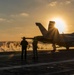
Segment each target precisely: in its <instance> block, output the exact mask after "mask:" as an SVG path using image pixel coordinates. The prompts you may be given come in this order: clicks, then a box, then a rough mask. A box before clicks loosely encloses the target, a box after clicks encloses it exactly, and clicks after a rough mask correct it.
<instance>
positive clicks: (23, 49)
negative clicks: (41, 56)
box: [20, 37, 28, 60]
mask: <svg viewBox="0 0 74 75" xmlns="http://www.w3.org/2000/svg"><path fill="white" fill-rule="evenodd" d="M20 45H21V46H22V52H21V60H23V56H24V58H25V60H26V57H27V45H28V42H27V41H26V40H25V37H23V38H22V41H21V43H20Z"/></svg>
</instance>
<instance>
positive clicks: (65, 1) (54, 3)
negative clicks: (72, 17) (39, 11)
mask: <svg viewBox="0 0 74 75" xmlns="http://www.w3.org/2000/svg"><path fill="white" fill-rule="evenodd" d="M71 3H72V0H61V1H58V0H57V1H52V2H50V3H49V4H48V6H51V7H54V6H57V5H69V4H71Z"/></svg>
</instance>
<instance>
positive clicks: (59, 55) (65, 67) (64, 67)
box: [0, 50, 74, 75]
mask: <svg viewBox="0 0 74 75" xmlns="http://www.w3.org/2000/svg"><path fill="white" fill-rule="evenodd" d="M20 54H21V52H5V53H3V52H2V53H0V75H74V50H69V51H67V50H60V51H59V52H51V51H44V50H43V51H38V60H35V61H34V60H33V59H32V51H28V54H27V61H26V62H25V60H23V61H21V58H20Z"/></svg>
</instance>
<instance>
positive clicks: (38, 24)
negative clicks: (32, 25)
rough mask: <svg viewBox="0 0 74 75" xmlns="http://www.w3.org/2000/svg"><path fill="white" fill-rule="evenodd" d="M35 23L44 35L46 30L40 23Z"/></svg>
mask: <svg viewBox="0 0 74 75" xmlns="http://www.w3.org/2000/svg"><path fill="white" fill-rule="evenodd" d="M36 25H37V26H38V27H39V29H40V31H41V33H42V35H43V36H46V35H47V32H48V31H47V30H46V29H45V28H44V27H43V26H42V24H41V23H36Z"/></svg>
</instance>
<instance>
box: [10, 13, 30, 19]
mask: <svg viewBox="0 0 74 75" xmlns="http://www.w3.org/2000/svg"><path fill="white" fill-rule="evenodd" d="M10 16H11V17H13V18H15V17H28V16H29V14H28V13H24V12H23V13H19V14H13V15H10Z"/></svg>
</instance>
